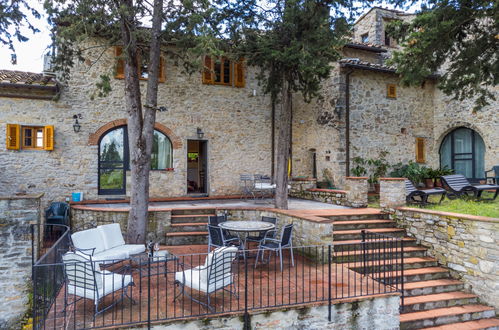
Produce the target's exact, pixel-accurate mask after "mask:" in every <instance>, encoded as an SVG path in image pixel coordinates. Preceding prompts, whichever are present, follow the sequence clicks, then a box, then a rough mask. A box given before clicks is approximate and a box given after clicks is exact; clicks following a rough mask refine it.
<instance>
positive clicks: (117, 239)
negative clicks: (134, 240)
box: [71, 223, 145, 263]
mask: <svg viewBox="0 0 499 330" xmlns="http://www.w3.org/2000/svg"><path fill="white" fill-rule="evenodd" d="M71 240H72V242H73V246H74V247H75V249H76V250H80V251H82V252H84V253H86V254H90V255H91V256H92V259H93V260H94V261H97V262H103V263H106V262H114V261H118V260H123V259H128V258H129V257H130V256H131V255H134V254H138V253H142V252H144V251H145V246H144V245H143V244H126V243H125V240H124V239H123V234H122V233H121V228H120V225H119V224H118V223H112V224H108V225H102V226H98V227H97V228H92V229H88V230H82V231H79V232H76V233H74V234H72V235H71Z"/></svg>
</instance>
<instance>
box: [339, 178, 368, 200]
mask: <svg viewBox="0 0 499 330" xmlns="http://www.w3.org/2000/svg"><path fill="white" fill-rule="evenodd" d="M345 190H346V192H347V193H346V202H347V205H349V206H351V207H367V191H368V186H367V178H366V177H347V178H346V180H345Z"/></svg>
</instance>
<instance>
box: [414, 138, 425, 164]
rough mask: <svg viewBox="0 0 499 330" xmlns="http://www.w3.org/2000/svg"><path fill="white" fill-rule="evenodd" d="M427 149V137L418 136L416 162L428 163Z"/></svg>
mask: <svg viewBox="0 0 499 330" xmlns="http://www.w3.org/2000/svg"><path fill="white" fill-rule="evenodd" d="M425 149H426V148H425V139H424V138H416V163H426V157H425V151H426V150H425Z"/></svg>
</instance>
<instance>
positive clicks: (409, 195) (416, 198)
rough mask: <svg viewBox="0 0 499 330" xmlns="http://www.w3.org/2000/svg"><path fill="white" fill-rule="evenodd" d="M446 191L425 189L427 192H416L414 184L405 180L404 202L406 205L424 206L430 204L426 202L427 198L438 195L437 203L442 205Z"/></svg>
mask: <svg viewBox="0 0 499 330" xmlns="http://www.w3.org/2000/svg"><path fill="white" fill-rule="evenodd" d="M446 193H447V191H446V190H445V189H442V188H433V189H427V190H418V189H417V188H416V187H415V186H414V184H413V183H412V181H411V180H407V179H406V180H405V194H406V201H407V203H410V204H419V205H422V206H424V205H426V204H432V203H430V202H428V197H430V196H431V195H440V196H441V197H440V200H439V201H438V204H440V203H442V201H443V200H444V198H445V194H446Z"/></svg>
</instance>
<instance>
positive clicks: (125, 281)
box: [68, 270, 133, 303]
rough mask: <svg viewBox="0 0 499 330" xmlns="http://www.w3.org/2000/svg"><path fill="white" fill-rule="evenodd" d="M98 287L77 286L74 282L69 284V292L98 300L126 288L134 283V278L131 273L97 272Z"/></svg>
mask: <svg viewBox="0 0 499 330" xmlns="http://www.w3.org/2000/svg"><path fill="white" fill-rule="evenodd" d="M95 275H96V282H97V288H96V287H95V286H93V287H91V286H88V287H87V286H84V287H80V286H76V285H74V284H72V283H69V284H68V294H73V295H76V296H78V297H83V298H87V299H92V300H94V301H96V303H97V301H98V299H102V298H103V297H105V296H107V295H108V294H110V293H112V292H114V291H118V290H120V289H122V288H125V287H126V286H127V285H130V284H132V283H133V278H132V276H131V275H121V274H117V273H111V272H109V271H107V270H105V271H103V272H102V273H95Z"/></svg>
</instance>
